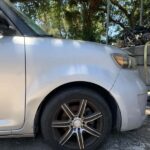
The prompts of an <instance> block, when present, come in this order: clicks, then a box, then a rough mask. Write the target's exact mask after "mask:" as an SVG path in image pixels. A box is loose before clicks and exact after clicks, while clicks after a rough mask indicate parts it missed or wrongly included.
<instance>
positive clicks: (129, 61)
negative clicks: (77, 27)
mask: <svg viewBox="0 0 150 150" xmlns="http://www.w3.org/2000/svg"><path fill="white" fill-rule="evenodd" d="M146 100H147V90H146V87H145V85H144V83H143V82H142V81H141V79H140V77H139V74H138V71H137V69H136V62H135V60H134V58H133V57H131V56H130V55H129V54H127V53H126V52H124V51H122V50H120V49H117V48H115V47H111V46H107V45H101V44H98V43H92V42H84V41H76V40H67V39H66V40H65V39H64V40H63V39H57V38H55V37H52V36H51V35H48V34H47V33H45V32H44V31H43V30H42V29H40V27H38V25H36V24H34V23H33V22H32V21H31V20H30V19H29V18H28V17H27V16H25V15H24V14H23V13H22V12H21V10H18V9H17V7H16V5H14V3H13V2H11V1H9V0H1V1H0V136H1V137H4V136H5V137H33V136H35V135H36V133H37V132H41V134H42V135H43V137H44V139H45V140H46V141H47V142H48V143H49V144H50V146H51V147H52V148H53V149H55V150H56V149H58V150H59V149H61V150H62V149H65V150H77V149H87V150H91V149H93V150H94V149H97V148H99V147H100V145H101V144H102V143H103V141H104V140H105V139H106V138H107V137H108V135H109V133H110V131H111V130H113V129H114V130H117V131H128V130H132V129H136V128H139V127H140V126H141V125H142V123H143V121H144V119H145V106H146Z"/></svg>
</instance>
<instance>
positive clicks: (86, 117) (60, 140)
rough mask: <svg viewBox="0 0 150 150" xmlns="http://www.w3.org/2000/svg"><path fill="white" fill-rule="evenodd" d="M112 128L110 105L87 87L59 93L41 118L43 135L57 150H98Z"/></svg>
mask: <svg viewBox="0 0 150 150" xmlns="http://www.w3.org/2000/svg"><path fill="white" fill-rule="evenodd" d="M61 121H63V123H62V122H61ZM111 128H112V115H111V112H110V109H109V107H108V105H107V103H106V102H105V100H104V99H103V97H101V96H100V95H99V94H98V93H97V92H95V91H92V90H89V89H88V88H70V89H66V90H64V91H62V92H59V93H57V95H55V96H54V97H53V98H52V99H50V100H49V102H48V103H47V105H46V107H45V109H44V111H43V113H42V117H41V132H42V135H43V137H44V139H45V140H46V142H48V143H49V144H50V146H51V147H52V149H54V150H79V149H86V150H91V149H92V150H96V149H97V148H100V146H101V145H102V143H103V142H104V141H105V139H106V137H108V135H109V133H110V131H111ZM91 129H92V130H91ZM67 133H68V134H67Z"/></svg>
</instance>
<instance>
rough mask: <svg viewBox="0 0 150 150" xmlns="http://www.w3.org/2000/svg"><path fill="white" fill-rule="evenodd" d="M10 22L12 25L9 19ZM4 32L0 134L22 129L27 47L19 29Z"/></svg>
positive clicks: (0, 46) (0, 38)
mask: <svg viewBox="0 0 150 150" xmlns="http://www.w3.org/2000/svg"><path fill="white" fill-rule="evenodd" d="M2 16H3V17H4V15H3V14H2V11H0V19H1V17H2ZM5 17H6V16H5ZM6 19H7V18H6ZM7 21H8V20H7ZM0 23H1V22H0ZM3 23H4V22H3ZM8 23H9V25H10V26H12V25H11V23H10V22H9V21H8ZM12 27H13V26H12ZM12 27H11V28H12ZM13 28H15V27H13ZM2 33H3V32H2V31H1V33H0V134H3V133H5V131H7V134H8V133H9V132H10V133H11V130H13V129H20V128H21V127H22V126H23V123H24V114H25V49H24V37H22V36H21V35H20V34H19V33H18V32H17V30H16V33H15V34H12V35H11V32H10V33H9V30H8V32H7V33H8V34H6V35H5V33H3V34H2Z"/></svg>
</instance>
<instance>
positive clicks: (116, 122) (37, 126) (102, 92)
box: [34, 81, 122, 134]
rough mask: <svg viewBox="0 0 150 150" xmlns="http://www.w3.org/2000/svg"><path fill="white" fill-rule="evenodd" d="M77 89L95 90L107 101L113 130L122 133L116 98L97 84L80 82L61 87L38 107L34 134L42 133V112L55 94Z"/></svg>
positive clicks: (52, 92)
mask: <svg viewBox="0 0 150 150" xmlns="http://www.w3.org/2000/svg"><path fill="white" fill-rule="evenodd" d="M75 87H83V88H88V89H91V90H94V91H96V92H97V93H98V94H100V95H101V96H102V97H103V98H104V99H105V101H106V102H107V104H108V106H109V108H110V110H111V113H112V120H113V123H112V124H113V127H112V128H113V129H114V130H117V131H120V129H121V122H122V121H121V120H122V119H121V112H120V108H119V106H118V104H117V102H116V100H115V99H114V97H113V96H112V95H111V94H110V92H108V91H107V90H106V89H104V88H103V87H101V86H99V85H97V84H94V83H90V82H83V81H78V82H71V83H67V84H64V85H61V86H59V87H57V88H56V89H54V90H53V91H51V92H50V93H49V94H48V95H47V96H46V97H45V98H44V100H43V101H42V102H41V104H40V106H39V107H38V110H37V112H36V115H35V119H34V133H35V134H36V133H37V132H38V131H40V118H41V115H42V112H43V110H44V108H45V106H46V104H47V103H48V102H49V100H51V99H52V97H53V96H54V95H55V94H57V93H59V92H60V91H62V90H64V89H67V88H75Z"/></svg>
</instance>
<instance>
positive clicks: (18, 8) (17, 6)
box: [6, 0, 48, 36]
mask: <svg viewBox="0 0 150 150" xmlns="http://www.w3.org/2000/svg"><path fill="white" fill-rule="evenodd" d="M6 2H7V4H8V5H9V6H10V7H11V8H12V9H13V10H14V11H15V12H16V13H17V15H18V16H19V17H21V18H22V20H23V21H24V22H25V23H26V24H27V25H28V26H29V27H30V28H31V29H32V30H33V31H34V32H35V33H36V34H37V35H40V36H47V35H48V33H46V32H45V31H44V30H43V29H42V28H41V27H40V26H39V23H38V22H36V20H34V18H33V19H32V18H30V17H29V16H27V15H26V13H24V9H23V7H24V6H25V3H22V2H16V1H15V0H10V1H7V0H6Z"/></svg>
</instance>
